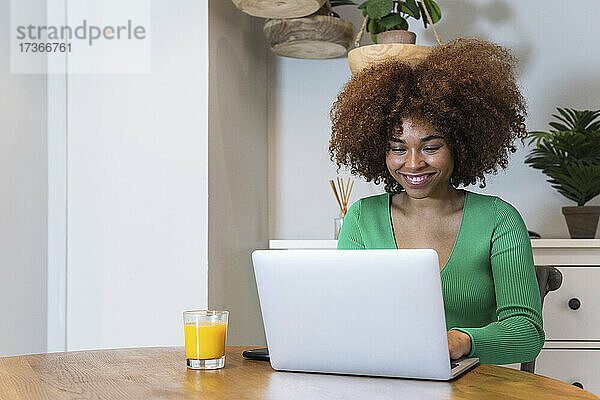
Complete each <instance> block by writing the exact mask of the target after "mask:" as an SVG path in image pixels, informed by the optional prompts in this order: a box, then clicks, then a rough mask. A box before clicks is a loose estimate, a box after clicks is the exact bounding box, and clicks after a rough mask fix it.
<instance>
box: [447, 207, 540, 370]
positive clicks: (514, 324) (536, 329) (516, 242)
mask: <svg viewBox="0 0 600 400" xmlns="http://www.w3.org/2000/svg"><path fill="white" fill-rule="evenodd" d="M494 208H495V212H496V224H495V229H494V232H493V234H492V243H491V252H490V262H491V267H492V276H493V279H494V289H495V294H496V315H497V316H498V321H496V322H492V323H490V324H488V325H486V326H484V327H481V328H454V329H456V330H459V331H462V332H464V333H466V334H468V335H469V337H470V338H471V351H470V352H469V354H468V356H469V357H479V358H480V360H481V361H482V362H486V363H491V364H510V363H516V362H526V361H531V360H533V359H535V357H537V355H538V354H539V352H540V351H541V349H542V346H543V345H544V329H543V326H542V310H541V302H540V293H539V288H538V284H537V279H536V276H535V268H534V266H533V253H532V250H531V241H530V240H529V235H528V233H527V228H526V227H525V223H524V222H523V219H522V218H521V216H520V215H519V213H518V211H517V210H516V209H515V208H514V207H513V206H511V205H510V204H508V203H506V202H505V201H503V200H501V199H498V198H496V199H495V201H494Z"/></svg>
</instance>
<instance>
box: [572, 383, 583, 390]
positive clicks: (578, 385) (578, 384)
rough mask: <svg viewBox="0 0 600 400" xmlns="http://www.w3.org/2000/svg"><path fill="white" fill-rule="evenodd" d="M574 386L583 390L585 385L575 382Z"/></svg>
mask: <svg viewBox="0 0 600 400" xmlns="http://www.w3.org/2000/svg"><path fill="white" fill-rule="evenodd" d="M572 385H573V386H577V387H578V388H579V389H583V384H582V383H581V382H573V383H572Z"/></svg>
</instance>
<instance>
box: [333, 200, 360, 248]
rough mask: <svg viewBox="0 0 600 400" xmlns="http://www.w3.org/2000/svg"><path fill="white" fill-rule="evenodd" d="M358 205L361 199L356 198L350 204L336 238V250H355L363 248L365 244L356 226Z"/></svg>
mask: <svg viewBox="0 0 600 400" xmlns="http://www.w3.org/2000/svg"><path fill="white" fill-rule="evenodd" d="M360 206H361V200H358V201H357V202H355V203H354V204H352V205H351V206H350V208H349V209H348V212H346V216H345V217H344V223H343V224H342V229H341V230H340V236H339V238H338V244H337V248H338V250H342V249H344V250H356V249H364V248H365V244H364V242H363V239H362V235H361V233H360V228H359V226H358V219H359V218H360Z"/></svg>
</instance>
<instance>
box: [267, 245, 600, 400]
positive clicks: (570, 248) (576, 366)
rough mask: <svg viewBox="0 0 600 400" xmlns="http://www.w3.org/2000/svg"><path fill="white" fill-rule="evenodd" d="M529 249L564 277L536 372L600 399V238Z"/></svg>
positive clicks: (553, 297)
mask: <svg viewBox="0 0 600 400" xmlns="http://www.w3.org/2000/svg"><path fill="white" fill-rule="evenodd" d="M531 245H532V248H533V258H534V262H535V265H551V266H555V267H557V268H558V270H559V271H560V272H561V273H562V276H563V281H562V285H561V286H560V288H559V289H558V290H556V291H554V292H549V293H548V294H547V295H546V298H545V300H544V307H543V317H544V331H545V332H546V343H545V344H544V348H543V349H542V352H541V353H540V355H539V356H538V358H537V360H536V366H535V372H536V374H540V375H545V376H548V377H550V378H555V379H559V380H561V381H564V382H567V383H570V384H573V383H578V384H581V385H582V386H583V388H584V389H585V390H588V391H590V392H592V393H594V394H596V395H600V296H599V295H598V292H599V290H598V288H600V239H533V240H532V241H531ZM269 246H270V248H271V249H294V248H295V249H300V248H302V249H335V248H336V247H337V241H335V240H271V241H270V244H269ZM506 366H509V367H511V368H517V369H518V368H519V366H520V365H519V364H511V365H506Z"/></svg>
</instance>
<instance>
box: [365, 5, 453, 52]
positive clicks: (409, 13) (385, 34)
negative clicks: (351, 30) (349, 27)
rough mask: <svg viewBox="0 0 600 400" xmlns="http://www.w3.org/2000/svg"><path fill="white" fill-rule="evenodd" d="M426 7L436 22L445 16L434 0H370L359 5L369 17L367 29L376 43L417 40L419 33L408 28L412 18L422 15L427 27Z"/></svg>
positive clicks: (412, 42) (424, 24) (407, 42)
mask: <svg viewBox="0 0 600 400" xmlns="http://www.w3.org/2000/svg"><path fill="white" fill-rule="evenodd" d="M424 7H426V8H427V11H428V12H429V15H430V16H431V21H432V22H433V23H434V24H435V23H436V22H438V21H439V20H440V19H441V18H442V12H441V10H440V7H439V6H438V5H437V3H436V2H435V1H434V0H421V1H417V0H406V1H398V0H367V1H365V2H364V3H362V4H361V5H359V6H358V8H359V9H361V10H362V13H363V16H364V17H368V20H367V25H366V27H367V31H368V32H369V33H370V34H371V40H373V43H406V44H414V43H415V42H416V38H417V35H416V34H415V33H414V32H410V31H408V21H407V19H408V18H414V19H422V20H423V26H424V27H425V28H427V24H428V23H429V21H428V20H427V17H426V14H425V10H424Z"/></svg>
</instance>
